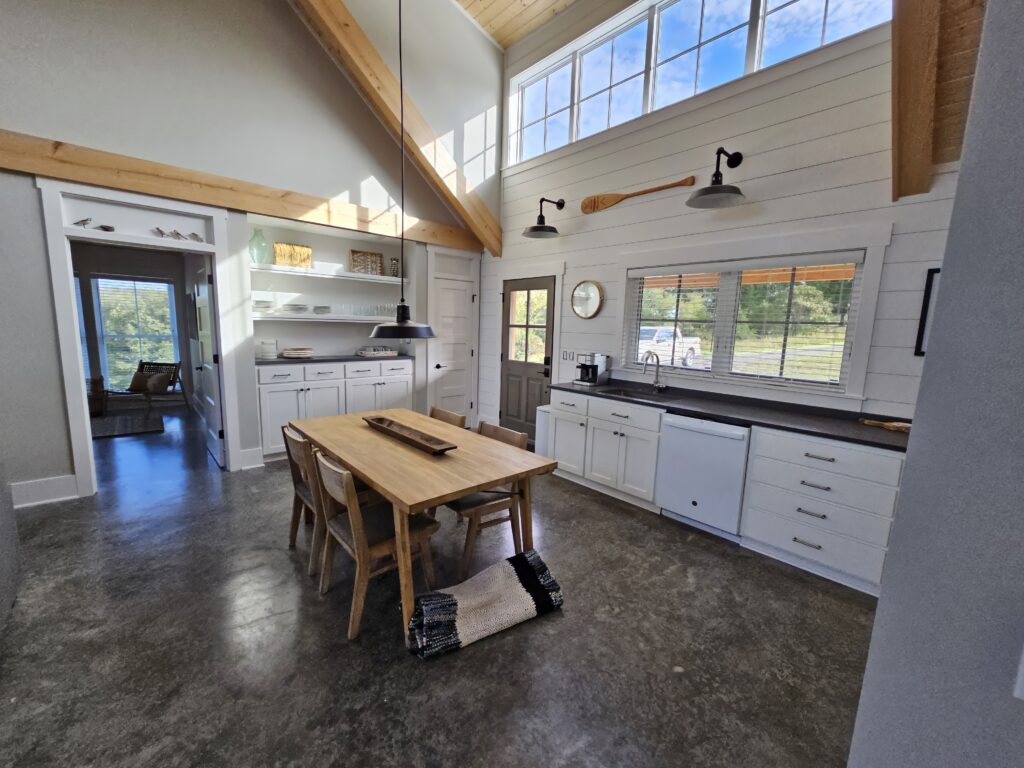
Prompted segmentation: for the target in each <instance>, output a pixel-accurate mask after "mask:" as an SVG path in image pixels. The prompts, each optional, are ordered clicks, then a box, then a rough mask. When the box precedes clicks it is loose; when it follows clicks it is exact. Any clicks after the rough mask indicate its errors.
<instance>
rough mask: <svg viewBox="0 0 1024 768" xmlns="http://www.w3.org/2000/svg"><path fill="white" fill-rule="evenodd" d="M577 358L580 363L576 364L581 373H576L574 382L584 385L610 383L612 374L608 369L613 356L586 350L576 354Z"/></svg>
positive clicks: (593, 385) (592, 385)
mask: <svg viewBox="0 0 1024 768" xmlns="http://www.w3.org/2000/svg"><path fill="white" fill-rule="evenodd" d="M576 359H577V360H579V363H578V364H577V365H576V370H577V371H579V373H578V374H577V375H576V379H575V380H574V381H573V384H579V385H581V386H584V387H597V386H600V385H601V384H607V383H608V379H610V378H611V375H612V374H611V371H609V370H608V368H609V366H610V365H611V358H610V357H609V356H608V355H602V354H601V353H599V352H584V353H582V354H578V355H576Z"/></svg>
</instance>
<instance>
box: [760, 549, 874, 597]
mask: <svg viewBox="0 0 1024 768" xmlns="http://www.w3.org/2000/svg"><path fill="white" fill-rule="evenodd" d="M740 546H741V547H743V548H744V549H749V550H751V551H753V552H757V553H758V554H760V555H766V556H767V557H770V558H772V559H773V560H780V561H782V562H783V563H787V564H789V565H792V566H795V567H796V568H800V569H801V570H804V571H809V572H810V573H813V574H814V575H815V576H821V578H823V579H828V580H829V581H834V582H836V583H837V584H843V585H844V586H847V587H850V588H851V589H856V590H857V591H858V592H863V593H865V594H868V595H871V596H872V597H878V594H879V592H880V591H881V587H880V586H879V585H878V584H874V583H872V582H870V581H865V580H864V579H860V578H857V577H856V576H851V575H850V574H848V573H843V572H842V571H836V570H834V569H832V568H827V567H826V566H824V565H820V564H819V563H816V562H814V561H813V560H807V559H806V558H803V557H800V556H799V555H794V554H792V553H791V552H786V551H784V550H781V549H778V548H776V547H773V546H771V545H770V544H762V543H761V542H760V541H754V540H753V539H748V538H746V537H743V536H741V537H740Z"/></svg>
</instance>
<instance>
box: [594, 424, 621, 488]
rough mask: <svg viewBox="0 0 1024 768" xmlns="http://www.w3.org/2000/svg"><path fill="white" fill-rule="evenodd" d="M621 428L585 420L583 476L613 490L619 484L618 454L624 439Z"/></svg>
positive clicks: (616, 425)
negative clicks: (584, 470)
mask: <svg viewBox="0 0 1024 768" xmlns="http://www.w3.org/2000/svg"><path fill="white" fill-rule="evenodd" d="M622 429H623V428H622V427H620V426H619V425H618V424H612V423H611V422H608V421H601V420H600V419H587V452H586V462H585V466H586V472H585V473H584V476H585V477H586V478H587V479H588V480H593V481H594V482H596V483H603V484H604V485H610V486H612V487H613V488H614V487H616V486H617V485H618V482H619V452H620V451H621V450H622V445H623V443H624V441H625V438H623V437H620V435H621V434H622Z"/></svg>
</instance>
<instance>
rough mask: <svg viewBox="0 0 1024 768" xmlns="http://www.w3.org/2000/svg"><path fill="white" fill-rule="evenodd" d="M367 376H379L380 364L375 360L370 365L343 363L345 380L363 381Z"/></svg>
mask: <svg viewBox="0 0 1024 768" xmlns="http://www.w3.org/2000/svg"><path fill="white" fill-rule="evenodd" d="M367 376H380V363H379V362H377V361H376V360H375V361H373V362H371V363H363V362H358V363H345V378H346V379H364V378H366V377H367Z"/></svg>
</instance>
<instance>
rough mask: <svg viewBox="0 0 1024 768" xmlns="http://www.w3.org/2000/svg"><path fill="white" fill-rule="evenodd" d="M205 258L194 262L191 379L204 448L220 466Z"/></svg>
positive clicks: (213, 311) (212, 316) (211, 302)
mask: <svg viewBox="0 0 1024 768" xmlns="http://www.w3.org/2000/svg"><path fill="white" fill-rule="evenodd" d="M208 264H209V258H208V257H205V258H200V259H198V260H197V264H196V266H197V267H198V268H197V269H196V272H195V274H194V275H192V276H191V278H192V279H194V281H195V282H194V286H193V290H194V293H193V296H194V298H195V310H196V316H195V324H196V325H195V327H196V342H197V343H196V354H197V357H195V358H193V360H192V365H193V368H194V369H195V370H194V371H193V376H192V380H193V382H195V383H194V384H193V386H195V388H196V391H197V393H198V398H197V399H198V402H197V407H198V412H199V416H200V418H201V419H202V420H203V429H204V431H205V433H206V448H207V450H208V451H209V452H210V455H211V456H213V458H214V459H215V460H216V462H217V464H218V465H219V466H221V467H223V466H224V441H223V439H222V438H221V429H222V426H221V399H222V398H221V391H220V356H219V354H218V352H217V338H218V335H217V303H216V297H215V296H214V293H213V290H212V288H213V282H212V279H211V278H212V275H211V274H210V269H209V266H208Z"/></svg>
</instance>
